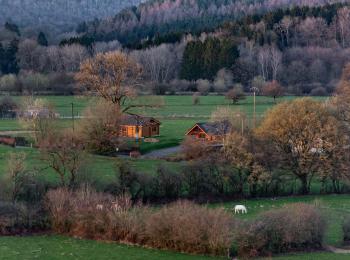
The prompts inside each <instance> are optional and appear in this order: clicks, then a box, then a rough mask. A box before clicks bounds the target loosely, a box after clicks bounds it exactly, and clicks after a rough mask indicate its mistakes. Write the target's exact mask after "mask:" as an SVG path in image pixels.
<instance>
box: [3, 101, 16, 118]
mask: <svg viewBox="0 0 350 260" xmlns="http://www.w3.org/2000/svg"><path fill="white" fill-rule="evenodd" d="M17 108H18V106H17V104H16V102H15V101H14V100H13V99H12V98H11V97H4V98H2V99H1V100H0V117H1V118H15V117H16V109H17Z"/></svg>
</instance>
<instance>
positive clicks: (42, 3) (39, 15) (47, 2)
mask: <svg viewBox="0 0 350 260" xmlns="http://www.w3.org/2000/svg"><path fill="white" fill-rule="evenodd" d="M141 2H144V1H143V0H16V1H14V0H0V7H1V8H0V24H4V23H5V22H7V21H9V20H10V21H12V22H14V23H16V24H18V25H19V26H20V27H25V28H28V30H29V29H30V30H32V29H38V28H39V29H41V30H45V31H46V33H48V32H52V31H54V32H62V31H69V30H73V28H75V27H76V25H77V24H78V23H80V22H83V21H86V20H93V19H95V18H105V17H108V16H112V15H115V14H116V13H118V12H119V11H121V10H122V9H124V8H126V7H129V6H133V5H138V4H139V3H141Z"/></svg>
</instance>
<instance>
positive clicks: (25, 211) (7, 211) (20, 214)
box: [0, 201, 48, 235]
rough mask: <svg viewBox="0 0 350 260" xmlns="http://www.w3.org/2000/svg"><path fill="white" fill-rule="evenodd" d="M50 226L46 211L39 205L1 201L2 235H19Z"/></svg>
mask: <svg viewBox="0 0 350 260" xmlns="http://www.w3.org/2000/svg"><path fill="white" fill-rule="evenodd" d="M47 228H48V222H47V219H46V217H45V214H44V211H43V209H42V208H41V207H40V206H37V205H30V206H29V205H26V204H22V203H12V202H4V201H0V235H17V234H24V233H32V232H35V231H39V230H40V231H42V230H45V229H47Z"/></svg>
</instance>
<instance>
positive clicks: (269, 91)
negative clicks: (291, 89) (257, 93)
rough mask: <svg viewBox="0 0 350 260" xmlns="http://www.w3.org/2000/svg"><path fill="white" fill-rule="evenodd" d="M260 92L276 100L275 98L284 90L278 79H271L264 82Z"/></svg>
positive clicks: (282, 93) (281, 94) (280, 95)
mask: <svg viewBox="0 0 350 260" xmlns="http://www.w3.org/2000/svg"><path fill="white" fill-rule="evenodd" d="M262 93H263V95H264V96H268V97H273V100H274V101H275V102H276V98H279V97H282V96H283V95H284V90H283V88H282V86H281V85H280V84H279V83H278V81H276V80H273V81H271V82H268V83H266V84H265V86H264V87H263V89H262Z"/></svg>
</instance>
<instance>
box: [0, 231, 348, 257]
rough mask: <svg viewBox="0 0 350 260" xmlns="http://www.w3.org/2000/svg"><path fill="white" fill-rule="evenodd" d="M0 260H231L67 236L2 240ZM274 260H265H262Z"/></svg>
mask: <svg viewBox="0 0 350 260" xmlns="http://www.w3.org/2000/svg"><path fill="white" fill-rule="evenodd" d="M0 251H1V254H0V259H4V260H5V259H6V260H17V259H26V260H32V259H50V260H61V259H62V260H63V259H81V260H83V259H84V260H90V259H91V260H100V259H101V260H104V259H115V260H119V259H120V260H124V259H125V260H128V259H133V260H145V259H147V260H161V259H166V260H187V259H188V260H199V259H203V260H204V259H208V260H214V259H227V258H224V257H222V258H220V257H205V256H193V255H186V254H180V253H174V252H169V251H162V250H152V249H145V248H139V247H133V246H125V245H119V244H114V243H104V242H96V241H89V240H78V239H73V238H67V237H63V236H34V237H0ZM349 257H350V255H335V254H332V253H326V252H315V253H309V254H290V255H286V256H278V257H274V258H273V259H274V260H299V259H300V260H330V259H334V260H346V259H349ZM265 259H266V260H267V259H271V258H261V259H260V260H265Z"/></svg>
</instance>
